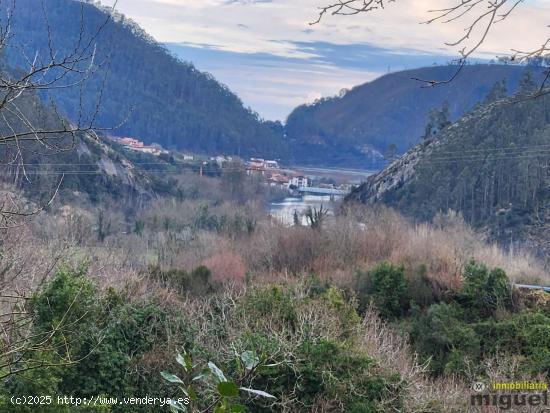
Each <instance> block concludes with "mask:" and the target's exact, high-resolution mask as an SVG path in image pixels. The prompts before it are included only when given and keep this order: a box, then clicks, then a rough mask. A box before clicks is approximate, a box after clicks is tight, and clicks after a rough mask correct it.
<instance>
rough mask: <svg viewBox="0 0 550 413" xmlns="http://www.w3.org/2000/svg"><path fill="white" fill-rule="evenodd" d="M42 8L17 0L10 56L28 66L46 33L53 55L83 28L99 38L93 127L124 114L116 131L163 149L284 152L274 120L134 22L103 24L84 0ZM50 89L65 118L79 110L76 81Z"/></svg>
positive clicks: (89, 97) (91, 96) (89, 92)
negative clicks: (268, 120) (246, 104)
mask: <svg viewBox="0 0 550 413" xmlns="http://www.w3.org/2000/svg"><path fill="white" fill-rule="evenodd" d="M9 7H11V5H2V9H3V10H4V9H5V8H9ZM81 7H83V14H82V16H83V17H81ZM44 9H45V10H46V12H45V13H46V16H45V15H44V10H43V8H42V7H36V1H35V0H21V1H17V2H16V6H15V13H14V20H13V23H12V26H13V27H12V29H11V31H12V34H13V40H12V47H10V48H9V49H8V50H7V51H6V52H7V56H8V58H9V60H10V63H11V64H12V65H13V66H14V67H19V66H21V67H25V66H26V64H27V61H26V60H25V59H26V56H31V55H32V56H34V55H35V54H37V53H38V54H37V56H38V57H39V58H40V56H49V53H50V52H49V39H51V45H52V47H53V48H54V49H55V51H56V53H57V54H59V55H68V54H69V53H70V52H71V51H72V50H73V49H74V47H75V44H76V43H77V41H78V39H79V36H80V29H81V27H83V29H84V31H83V39H84V40H83V42H84V43H85V42H89V41H90V39H93V41H94V42H95V43H96V45H97V50H96V56H95V62H96V65H97V66H98V67H97V69H96V72H95V74H94V76H92V77H91V78H90V79H89V80H88V81H87V82H86V87H85V88H84V89H83V91H84V95H83V96H82V97H83V102H84V104H85V111H84V113H86V114H88V116H91V114H92V113H93V112H94V110H95V105H96V104H97V101H98V96H99V93H100V91H103V94H102V99H101V109H100V112H99V113H98V116H97V125H98V126H101V127H107V128H115V127H117V126H118V125H120V124H121V123H122V122H123V121H124V122H123V123H122V125H121V126H120V127H119V128H116V129H115V131H113V133H115V134H119V135H130V136H135V137H138V138H140V139H142V140H143V141H145V142H147V143H153V142H156V143H159V144H161V145H163V146H164V147H166V148H178V149H185V150H190V151H196V152H208V153H231V154H240V155H242V156H249V155H263V156H281V155H282V154H283V153H284V146H283V145H282V143H281V138H282V134H279V133H278V132H274V128H275V126H276V125H271V124H269V123H264V122H262V121H261V120H260V119H259V118H258V115H257V114H255V113H253V112H252V111H251V110H249V109H246V108H244V107H243V104H242V102H241V101H240V100H239V98H238V97H237V96H236V95H234V94H233V93H232V92H231V91H229V90H228V88H227V87H225V86H224V85H222V84H220V83H218V82H217V81H216V80H214V79H213V78H212V76H210V75H209V74H206V73H202V72H200V71H198V70H197V69H196V68H195V67H194V66H193V65H192V64H191V63H184V62H182V61H180V60H178V59H176V58H175V57H173V56H171V55H170V54H169V53H168V52H167V51H166V50H165V49H164V48H163V47H162V46H161V45H159V44H158V43H156V42H155V41H154V40H153V39H152V38H151V37H150V36H148V35H147V34H146V33H145V32H143V31H142V30H141V29H140V28H139V27H138V26H137V25H136V24H135V23H132V22H131V21H129V20H127V19H125V18H124V17H123V16H118V15H117V16H115V17H114V18H113V19H111V20H110V21H109V23H108V24H107V25H106V26H105V27H103V25H104V23H105V22H106V21H107V16H108V14H107V12H105V11H102V10H100V9H98V8H97V7H96V6H94V5H93V4H88V3H87V2H85V3H81V2H79V1H74V0H47V1H45V8H44ZM46 17H47V20H46ZM46 21H47V22H48V24H47V25H46V23H45V22H46ZM83 21H84V24H83V26H82V22H83ZM100 28H101V31H100V33H99V36H98V37H97V38H96V37H94V36H95V35H96V33H97V32H98V30H99V29H100ZM48 32H49V33H48ZM84 64H88V62H84ZM107 73H108V75H107V76H105V75H106V74H107ZM54 75H55V74H54ZM66 83H67V84H70V78H68V79H67V80H66ZM50 95H53V98H54V99H55V100H56V102H57V103H58V104H59V106H60V108H61V109H62V110H63V111H64V112H65V113H66V114H67V115H68V116H69V118H71V119H75V118H77V117H78V116H79V102H80V88H79V87H78V86H77V87H74V88H69V89H63V90H62V91H59V93H53V92H52V93H50ZM275 129H276V128H275Z"/></svg>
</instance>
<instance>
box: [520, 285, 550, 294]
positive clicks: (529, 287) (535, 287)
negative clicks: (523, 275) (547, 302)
mask: <svg viewBox="0 0 550 413" xmlns="http://www.w3.org/2000/svg"><path fill="white" fill-rule="evenodd" d="M514 286H515V287H516V288H520V289H525V290H542V291H546V292H547V293H550V287H544V286H542V285H527V284H514Z"/></svg>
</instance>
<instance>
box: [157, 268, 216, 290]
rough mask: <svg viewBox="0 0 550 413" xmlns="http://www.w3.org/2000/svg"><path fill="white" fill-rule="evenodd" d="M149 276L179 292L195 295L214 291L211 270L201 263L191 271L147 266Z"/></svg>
mask: <svg viewBox="0 0 550 413" xmlns="http://www.w3.org/2000/svg"><path fill="white" fill-rule="evenodd" d="M148 272H149V276H150V277H151V278H153V279H155V280H159V281H161V282H162V283H163V284H166V285H169V286H171V287H173V288H175V289H176V290H178V291H179V292H181V293H187V292H188V293H191V294H193V295H195V296H201V295H207V294H211V293H213V292H215V290H216V286H215V285H214V283H213V282H212V280H211V278H212V272H211V271H210V270H209V269H208V268H207V267H205V266H204V265H201V266H199V267H197V268H195V269H194V270H193V271H191V272H187V271H186V270H183V269H179V268H172V269H169V270H162V269H161V268H160V267H159V266H158V265H155V266H151V267H149V271H148Z"/></svg>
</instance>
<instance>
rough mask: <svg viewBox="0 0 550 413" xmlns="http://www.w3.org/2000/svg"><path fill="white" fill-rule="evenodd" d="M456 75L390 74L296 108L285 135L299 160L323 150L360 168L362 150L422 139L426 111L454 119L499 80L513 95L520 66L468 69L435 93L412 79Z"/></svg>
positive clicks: (445, 69)
mask: <svg viewBox="0 0 550 413" xmlns="http://www.w3.org/2000/svg"><path fill="white" fill-rule="evenodd" d="M455 70H456V67H455V66H434V67H427V68H421V69H415V70H409V71H404V72H397V73H391V74H388V75H385V76H382V77H380V78H378V79H376V80H374V81H372V82H369V83H366V84H364V85H361V86H357V87H355V88H353V89H352V90H350V91H348V92H347V93H345V94H343V95H341V96H339V97H334V98H329V99H323V100H320V101H318V102H316V103H315V104H312V105H303V106H300V107H298V108H296V109H295V110H294V112H292V114H291V115H290V116H289V117H288V120H287V126H286V134H287V135H288V138H289V139H290V140H292V141H294V142H295V145H296V146H297V147H303V148H304V149H303V154H299V155H298V156H310V157H311V156H312V154H319V153H322V152H323V151H324V152H325V153H326V154H327V155H326V156H332V158H333V160H334V161H337V162H340V163H343V164H349V163H352V164H355V165H357V164H358V163H360V162H361V151H365V150H366V149H367V148H365V146H368V147H369V148H371V149H375V150H377V151H379V152H381V153H384V152H385V151H386V150H387V148H388V146H390V145H391V144H394V145H395V146H396V147H397V150H398V152H400V153H403V152H404V151H406V150H407V149H409V148H410V147H411V146H412V145H415V144H416V143H418V142H419V140H420V139H421V136H422V135H423V134H424V128H425V126H426V120H427V117H428V113H429V111H430V109H433V108H440V107H441V106H442V105H443V104H444V102H448V104H449V111H450V117H451V119H452V120H456V119H458V118H459V117H460V116H461V115H463V114H464V113H465V112H467V111H468V110H470V109H472V108H473V107H474V106H475V105H476V104H477V103H478V102H481V101H483V100H484V99H485V97H486V95H487V94H488V93H489V92H490V91H491V89H492V87H493V85H494V84H495V83H496V82H498V81H501V80H503V79H506V88H507V90H508V92H509V93H512V92H513V91H515V90H516V88H517V85H518V81H519V79H520V77H521V75H522V72H523V70H524V67H520V66H508V65H471V66H466V67H464V68H463V70H462V72H461V73H460V75H459V76H458V77H457V78H456V79H455V80H454V81H453V82H451V83H449V84H444V85H439V86H437V87H433V88H425V87H424V88H423V87H422V83H420V82H418V81H414V80H411V79H412V78H419V79H434V80H445V79H448V78H450V77H451V76H452V74H453V73H454V71H455ZM335 148H339V149H340V154H339V156H338V154H337V153H336V152H335ZM343 151H346V154H343V153H342V152H343Z"/></svg>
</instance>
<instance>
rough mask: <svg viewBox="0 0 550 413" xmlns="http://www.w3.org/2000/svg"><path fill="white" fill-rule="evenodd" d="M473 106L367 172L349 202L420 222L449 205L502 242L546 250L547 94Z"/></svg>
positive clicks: (549, 200)
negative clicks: (383, 207)
mask: <svg viewBox="0 0 550 413" xmlns="http://www.w3.org/2000/svg"><path fill="white" fill-rule="evenodd" d="M516 100H517V97H514V98H508V99H505V100H500V101H498V102H495V103H491V104H489V105H486V106H483V107H480V108H478V109H477V110H475V111H473V112H472V113H470V114H468V115H466V116H465V117H464V118H462V119H460V120H459V121H458V122H456V123H454V124H452V125H451V126H449V127H447V128H446V129H444V130H443V131H442V132H440V133H439V134H438V135H437V136H435V137H432V138H429V139H427V140H425V141H423V142H422V143H421V144H419V145H418V146H416V147H415V148H413V149H412V150H410V151H409V152H408V153H407V154H406V155H404V156H403V157H402V158H400V159H398V160H396V161H395V162H394V163H393V164H392V165H390V166H389V167H387V168H386V169H385V170H384V171H382V172H380V173H379V174H377V175H375V176H372V177H370V178H369V180H368V182H367V183H365V184H364V185H362V186H361V187H359V188H358V189H357V190H355V191H354V192H353V193H352V194H351V196H350V197H349V199H350V200H355V201H360V202H366V203H385V204H387V205H390V206H393V207H396V208H398V209H399V210H401V211H403V212H404V213H405V214H408V215H411V216H413V217H415V218H418V219H422V220H430V219H432V218H433V217H434V216H435V215H436V214H437V213H438V212H439V211H446V210H448V209H453V210H456V211H460V212H461V213H462V214H463V216H464V218H465V219H466V220H467V221H468V222H470V223H471V224H473V225H474V226H475V227H478V228H482V229H484V230H486V231H487V234H488V235H489V236H490V237H491V238H493V239H496V240H499V241H500V242H502V243H505V244H507V245H510V243H514V244H516V243H521V244H523V245H528V246H530V247H534V248H535V249H536V250H537V251H538V252H543V253H544V254H546V256H547V257H548V256H549V255H548V254H549V253H550V238H549V234H550V96H549V95H546V96H542V97H539V98H536V99H527V100H523V101H521V99H520V101H519V102H517V101H516Z"/></svg>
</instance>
